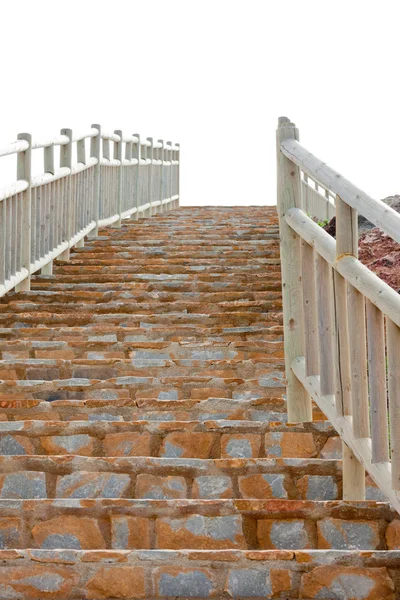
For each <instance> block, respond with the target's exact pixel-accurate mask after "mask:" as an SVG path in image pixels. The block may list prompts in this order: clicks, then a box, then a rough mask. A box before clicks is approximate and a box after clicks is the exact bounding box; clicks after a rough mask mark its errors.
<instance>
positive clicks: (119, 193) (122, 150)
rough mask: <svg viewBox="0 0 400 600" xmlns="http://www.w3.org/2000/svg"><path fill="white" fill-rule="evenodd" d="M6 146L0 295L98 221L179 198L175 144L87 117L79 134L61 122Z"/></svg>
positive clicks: (44, 267)
mask: <svg viewBox="0 0 400 600" xmlns="http://www.w3.org/2000/svg"><path fill="white" fill-rule="evenodd" d="M89 143H90V147H89V148H87V145H88V144H89ZM111 144H112V145H113V154H111ZM74 145H76V148H74ZM56 146H59V147H60V149H59V151H60V164H59V167H58V168H57V167H56V166H55V160H54V158H55V152H54V150H55V147H56ZM38 149H42V150H43V158H44V168H43V173H42V174H40V175H37V176H34V177H33V176H32V172H31V171H32V169H31V159H32V152H33V151H35V150H38ZM10 154H17V178H16V181H15V182H14V183H11V184H9V185H6V186H5V187H3V188H0V296H3V295H4V294H5V293H6V292H7V291H8V290H11V289H12V288H14V287H15V288H16V289H17V290H29V288H30V276H31V274H32V273H35V272H36V271H38V270H39V269H41V272H42V273H45V274H51V273H52V265H53V260H54V259H55V258H57V257H60V258H61V259H63V260H68V259H69V252H70V248H72V247H73V246H82V245H83V243H84V237H85V236H87V235H90V236H96V235H97V234H98V231H99V228H101V227H106V226H109V225H113V226H114V227H120V226H121V221H122V220H123V219H128V218H134V219H137V218H139V217H140V216H151V215H154V214H156V213H157V212H164V211H166V210H170V209H171V208H176V207H177V206H179V161H180V148H179V144H175V145H172V144H171V142H166V143H164V142H163V140H158V141H157V142H154V141H153V138H147V139H146V140H141V139H140V136H139V134H135V135H132V136H124V135H123V134H122V131H115V132H114V133H113V134H108V133H105V132H102V131H101V127H100V125H93V126H92V128H91V129H90V130H88V131H87V132H84V133H82V134H79V135H75V134H73V132H72V131H71V129H62V130H61V134H60V135H59V136H57V137H56V138H54V139H49V140H44V141H39V142H36V141H32V137H31V135H29V134H24V133H23V134H20V135H19V136H18V140H17V141H16V142H14V143H12V144H10V145H8V146H6V147H5V148H0V157H2V156H7V155H10ZM73 155H74V156H75V155H76V162H75V163H73V158H72V157H73Z"/></svg>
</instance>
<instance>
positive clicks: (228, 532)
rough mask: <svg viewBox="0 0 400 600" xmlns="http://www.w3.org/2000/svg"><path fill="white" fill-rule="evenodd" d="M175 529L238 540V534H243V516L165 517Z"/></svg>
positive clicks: (217, 538) (219, 538)
mask: <svg viewBox="0 0 400 600" xmlns="http://www.w3.org/2000/svg"><path fill="white" fill-rule="evenodd" d="M163 520H164V521H165V522H166V523H168V524H169V525H170V527H171V529H172V530H173V531H178V530H179V529H186V530H187V531H190V533H192V534H193V535H200V536H205V537H210V538H211V539H213V540H227V539H228V540H230V541H231V542H235V541H236V537H237V536H242V535H243V530H242V517H241V516H240V515H228V516H225V517H204V516H203V515H192V516H190V517H187V518H184V519H163Z"/></svg>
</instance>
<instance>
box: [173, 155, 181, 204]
mask: <svg viewBox="0 0 400 600" xmlns="http://www.w3.org/2000/svg"><path fill="white" fill-rule="evenodd" d="M175 146H176V160H177V161H178V164H177V165H176V194H177V196H178V198H177V199H176V200H175V201H174V206H173V208H179V205H180V202H181V145H180V144H175Z"/></svg>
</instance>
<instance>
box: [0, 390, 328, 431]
mask: <svg viewBox="0 0 400 600" xmlns="http://www.w3.org/2000/svg"><path fill="white" fill-rule="evenodd" d="M129 393H130V392H129V390H126V389H96V390H94V391H88V392H87V393H86V394H83V393H82V392H80V391H76V390H75V391H68V390H60V389H58V388H57V386H56V387H55V388H53V390H48V391H47V392H45V391H42V393H41V394H33V395H34V396H36V395H38V396H39V398H31V399H28V398H27V394H26V393H25V394H23V393H21V394H20V395H19V396H14V399H12V400H10V399H9V398H8V399H5V398H4V396H3V397H2V396H0V421H8V420H9V421H24V420H32V419H37V420H39V421H76V420H88V421H167V422H171V421H193V420H196V421H199V422H204V421H209V420H225V419H228V420H245V421H246V420H247V421H263V422H267V423H268V422H282V421H286V419H287V415H286V401H285V400H284V399H283V398H281V397H271V398H261V399H241V400H237V401H233V400H232V399H231V398H204V399H201V398H189V399H185V398H182V399H174V398H172V397H173V396H176V395H178V394H175V393H174V392H173V391H170V392H169V393H165V392H162V391H161V392H159V394H158V395H159V396H161V398H160V397H157V398H152V397H141V398H140V397H139V398H137V399H135V398H131V397H130V396H129ZM206 393H208V392H206V391H204V395H206ZM162 394H164V395H162ZM196 394H198V395H200V392H199V391H198V390H197V391H196ZM45 395H46V396H47V398H48V399H49V400H43V399H41V396H42V397H43V396H45ZM84 395H85V396H88V397H87V398H86V399H85V398H82V396H84ZM77 398H80V399H77ZM171 398H172V399H171ZM313 420H314V421H320V420H325V416H324V415H323V414H322V413H321V412H320V411H319V409H318V408H316V407H314V411H313Z"/></svg>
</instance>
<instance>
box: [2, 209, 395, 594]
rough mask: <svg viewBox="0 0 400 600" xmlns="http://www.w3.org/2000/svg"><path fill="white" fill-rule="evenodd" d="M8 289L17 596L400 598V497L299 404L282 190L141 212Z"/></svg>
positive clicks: (8, 434) (12, 568)
mask: <svg viewBox="0 0 400 600" xmlns="http://www.w3.org/2000/svg"><path fill="white" fill-rule="evenodd" d="M0 303H1V305H2V306H1V308H2V310H1V311H0V328H1V343H0V351H1V356H0V380H1V381H0V600H3V599H4V600H33V599H35V600H47V599H48V600H102V599H104V600H111V599H125V600H136V599H143V600H161V599H166V600H172V599H177V600H185V599H188V598H198V599H203V600H205V599H208V598H214V599H215V600H228V599H232V598H235V599H238V600H239V599H241V600H246V599H250V598H252V599H259V600H261V599H266V598H273V599H281V600H284V599H285V600H290V599H303V600H311V599H324V600H395V599H396V598H400V517H399V516H398V515H397V513H395V512H394V511H393V510H392V509H391V507H390V506H389V505H388V504H387V503H386V502H385V501H384V498H382V496H381V493H380V491H379V490H378V488H376V486H375V485H374V483H373V482H372V480H371V479H370V478H368V479H367V493H368V498H369V500H367V501H365V502H344V501H342V500H341V497H342V469H341V442H340V439H339V438H338V436H337V434H336V432H335V431H334V429H333V428H332V426H331V425H330V424H329V423H328V422H327V421H326V420H325V417H324V415H323V414H322V413H321V412H320V411H319V410H318V408H317V407H316V406H315V407H314V410H313V421H312V422H311V423H301V424H296V423H288V422H287V416H286V403H285V377H284V356H283V341H282V335H283V332H282V315H281V310H282V301H281V282H280V263H279V232H278V226H277V215H276V210H275V208H273V207H246V208H244V207H236V208H226V207H203V208H181V209H179V210H177V211H172V212H169V213H167V214H161V215H158V216H156V217H152V218H149V219H142V220H140V221H138V222H133V221H132V222H131V221H129V222H124V223H123V226H122V228H121V229H113V228H108V229H105V230H103V231H101V232H100V236H99V237H97V238H95V239H93V240H89V241H87V242H86V244H85V247H83V248H77V249H75V250H74V252H73V253H72V257H71V260H70V261H69V262H61V261H59V262H58V263H57V264H56V265H55V268H54V275H53V276H41V275H38V276H35V277H33V281H32V291H30V292H21V293H9V294H7V295H6V296H5V297H3V298H2V299H0Z"/></svg>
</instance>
